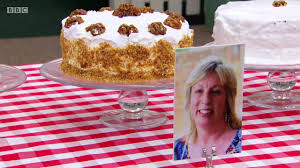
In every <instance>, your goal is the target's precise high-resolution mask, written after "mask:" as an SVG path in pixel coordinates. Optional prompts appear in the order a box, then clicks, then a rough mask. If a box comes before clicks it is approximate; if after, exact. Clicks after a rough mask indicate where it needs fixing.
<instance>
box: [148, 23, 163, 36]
mask: <svg viewBox="0 0 300 168" xmlns="http://www.w3.org/2000/svg"><path fill="white" fill-rule="evenodd" d="M148 30H149V32H150V33H152V34H154V35H159V34H160V35H164V34H166V31H167V28H165V26H164V25H163V24H162V23H161V22H153V23H151V24H150V25H148Z"/></svg>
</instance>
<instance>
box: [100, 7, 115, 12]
mask: <svg viewBox="0 0 300 168" xmlns="http://www.w3.org/2000/svg"><path fill="white" fill-rule="evenodd" d="M105 10H108V11H112V10H113V9H112V8H111V7H102V8H100V9H99V12H103V11H105Z"/></svg>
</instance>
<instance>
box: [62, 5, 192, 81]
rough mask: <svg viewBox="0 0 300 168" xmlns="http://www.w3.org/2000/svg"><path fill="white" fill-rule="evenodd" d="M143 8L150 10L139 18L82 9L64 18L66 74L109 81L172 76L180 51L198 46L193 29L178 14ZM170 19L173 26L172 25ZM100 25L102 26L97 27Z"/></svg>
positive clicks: (63, 67) (63, 50) (111, 12)
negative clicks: (195, 42) (194, 44)
mask: <svg viewBox="0 0 300 168" xmlns="http://www.w3.org/2000/svg"><path fill="white" fill-rule="evenodd" d="M123 5H127V7H126V10H127V8H133V9H134V10H137V12H140V11H142V9H137V8H136V7H135V6H133V5H129V4H123ZM120 8H121V6H120ZM120 8H118V10H119V9H120ZM143 8H144V9H145V8H146V9H147V10H146V11H144V12H140V13H139V15H137V16H135V15H133V16H132V15H128V16H118V15H117V14H114V12H116V10H111V9H109V8H108V9H107V10H99V11H85V10H82V9H81V10H78V11H76V12H75V11H74V12H75V14H71V15H70V16H69V17H66V18H65V19H63V20H62V30H61V46H62V54H63V63H62V65H61V69H62V71H63V72H65V73H67V74H70V75H75V76H78V77H82V78H86V79H96V80H104V81H124V80H125V81H126V80H129V81H131V80H134V81H136V80H156V79H163V78H170V77H173V75H174V58H175V56H174V55H175V49H176V48H182V47H190V46H192V45H193V30H192V29H190V28H189V23H188V21H186V20H184V18H183V17H182V16H179V15H178V14H174V13H170V12H168V11H166V12H156V11H154V10H153V9H151V8H148V7H143ZM129 10H130V9H129ZM129 13H132V12H129ZM121 14H122V13H121ZM76 17H77V18H76ZM169 18H171V22H169V23H171V24H168V23H167V21H168V19H169ZM71 19H73V21H71ZM173 19H175V25H173V21H174V20H173ZM180 19H181V20H180ZM74 20H75V21H74ZM95 24H98V25H97V26H96V28H95ZM176 24H178V25H176ZM89 26H92V28H91V29H89ZM176 26H179V27H176ZM150 29H152V32H151V31H150ZM94 31H95V32H94ZM99 31H101V32H99ZM161 31H162V32H161ZM92 32H94V33H96V34H97V35H93V33H92Z"/></svg>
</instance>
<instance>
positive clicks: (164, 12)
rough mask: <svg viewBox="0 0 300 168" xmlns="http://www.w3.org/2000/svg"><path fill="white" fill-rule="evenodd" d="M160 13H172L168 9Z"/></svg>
mask: <svg viewBox="0 0 300 168" xmlns="http://www.w3.org/2000/svg"><path fill="white" fill-rule="evenodd" d="M160 13H165V14H167V15H170V13H171V12H169V11H168V10H166V11H161V12H160Z"/></svg>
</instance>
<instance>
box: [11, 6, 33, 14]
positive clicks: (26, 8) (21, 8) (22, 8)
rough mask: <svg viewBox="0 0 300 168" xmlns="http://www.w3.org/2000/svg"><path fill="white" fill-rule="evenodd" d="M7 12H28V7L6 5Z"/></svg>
mask: <svg viewBox="0 0 300 168" xmlns="http://www.w3.org/2000/svg"><path fill="white" fill-rule="evenodd" d="M6 9H7V13H8V14H12V13H28V7H6Z"/></svg>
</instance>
